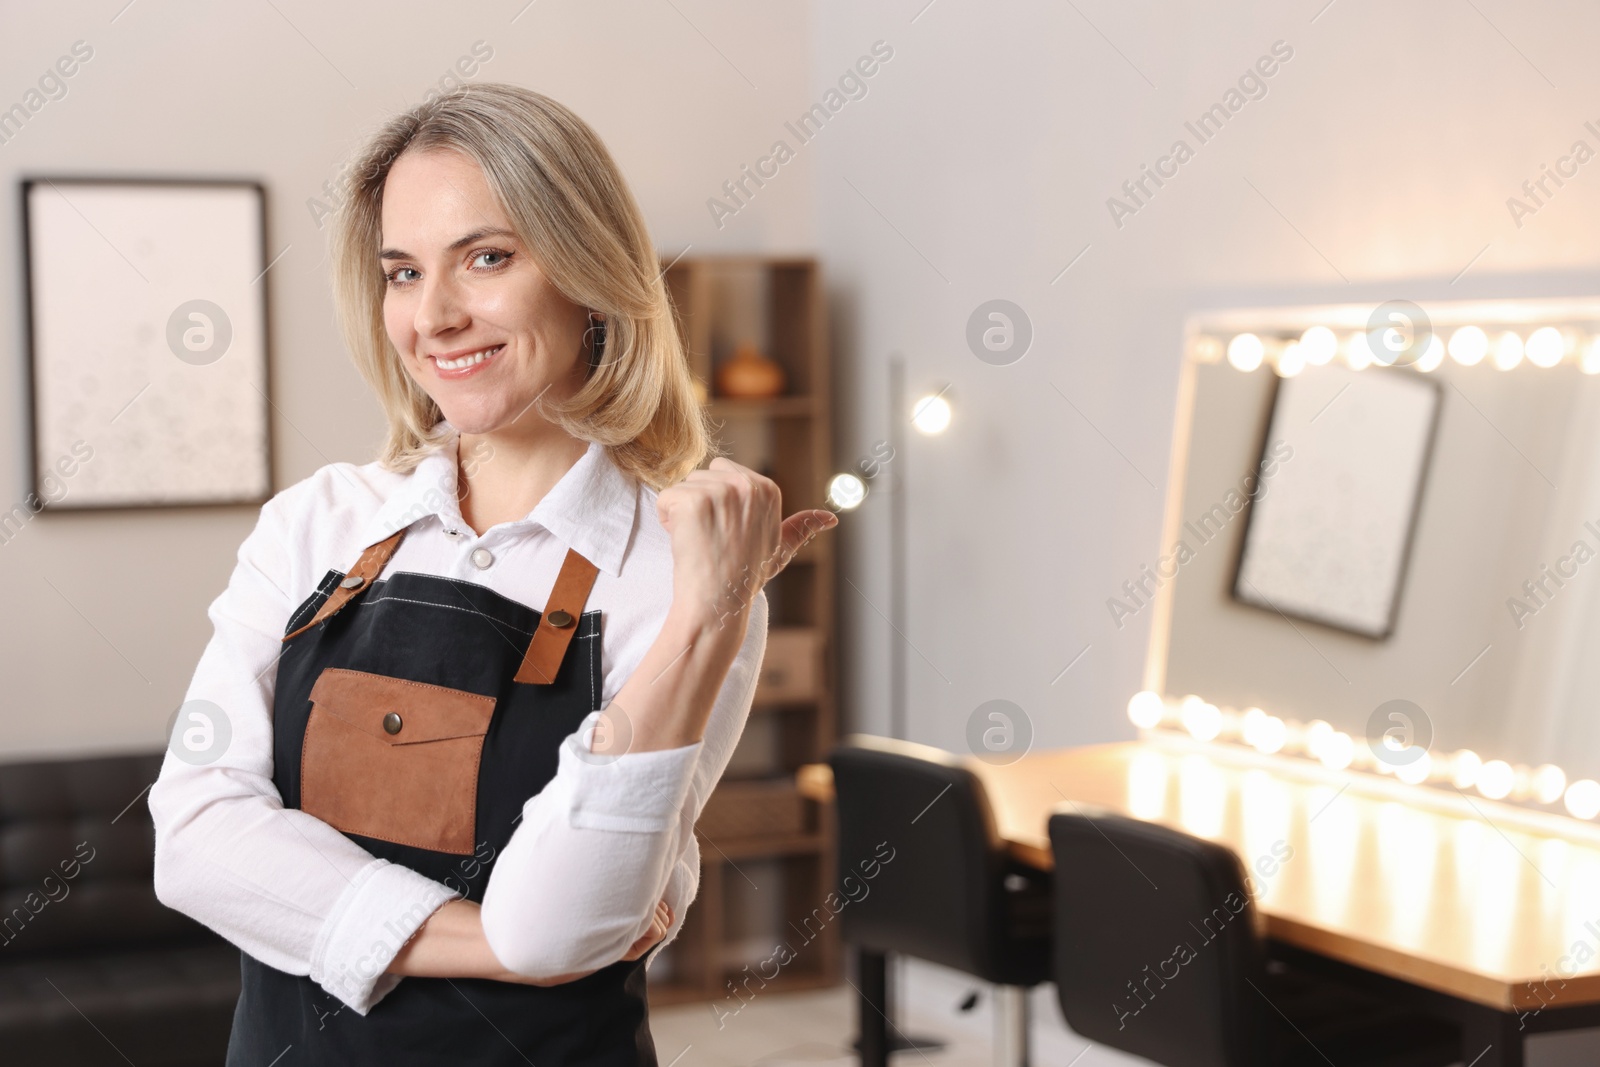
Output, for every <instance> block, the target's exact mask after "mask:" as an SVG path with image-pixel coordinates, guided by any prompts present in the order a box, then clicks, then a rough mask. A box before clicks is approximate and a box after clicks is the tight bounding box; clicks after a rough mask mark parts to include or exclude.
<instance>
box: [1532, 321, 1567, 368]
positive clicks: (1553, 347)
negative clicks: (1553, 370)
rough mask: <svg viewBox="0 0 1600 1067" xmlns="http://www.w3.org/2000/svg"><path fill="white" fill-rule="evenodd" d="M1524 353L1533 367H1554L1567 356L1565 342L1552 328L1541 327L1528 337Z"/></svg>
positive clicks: (1559, 332)
mask: <svg viewBox="0 0 1600 1067" xmlns="http://www.w3.org/2000/svg"><path fill="white" fill-rule="evenodd" d="M1526 352H1527V356H1528V362H1529V363H1532V364H1533V365H1534V366H1535V367H1554V366H1555V365H1556V364H1557V363H1560V362H1561V357H1562V356H1564V355H1566V354H1567V341H1566V338H1564V337H1562V336H1561V331H1560V330H1558V329H1556V328H1555V327H1554V326H1541V327H1539V328H1538V329H1537V330H1534V331H1533V332H1532V333H1531V334H1529V335H1528V344H1527V348H1526Z"/></svg>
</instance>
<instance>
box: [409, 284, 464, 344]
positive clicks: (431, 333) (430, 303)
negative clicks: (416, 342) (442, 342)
mask: <svg viewBox="0 0 1600 1067" xmlns="http://www.w3.org/2000/svg"><path fill="white" fill-rule="evenodd" d="M469 321H471V316H470V315H468V314H467V311H466V307H465V305H464V304H463V303H462V301H461V299H460V293H459V292H457V290H456V287H455V286H454V285H452V284H451V283H450V282H449V281H434V280H433V279H431V278H430V279H426V280H424V281H423V283H422V299H421V301H420V302H419V303H418V304H417V320H416V327H417V333H418V335H419V336H422V337H436V336H438V335H439V334H442V333H448V332H449V331H451V330H455V329H459V328H460V327H462V326H465V325H466V324H467V323H468V322H469Z"/></svg>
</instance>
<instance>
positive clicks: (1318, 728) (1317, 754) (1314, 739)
mask: <svg viewBox="0 0 1600 1067" xmlns="http://www.w3.org/2000/svg"><path fill="white" fill-rule="evenodd" d="M1332 736H1333V725H1332V724H1331V723H1326V722H1323V721H1322V720H1321V719H1312V720H1311V721H1310V722H1308V723H1306V733H1305V743H1306V754H1307V755H1309V756H1310V757H1311V758H1312V759H1321V758H1322V748H1323V746H1324V745H1325V744H1326V743H1327V740H1328V738H1330V737H1332Z"/></svg>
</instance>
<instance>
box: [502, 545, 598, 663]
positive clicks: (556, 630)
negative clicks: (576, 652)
mask: <svg viewBox="0 0 1600 1067" xmlns="http://www.w3.org/2000/svg"><path fill="white" fill-rule="evenodd" d="M599 573H600V570H599V568H598V567H596V566H595V565H594V564H593V563H590V562H589V561H588V560H587V559H584V558H583V556H581V555H579V554H578V552H577V550H576V549H571V548H569V549H567V558H566V559H564V560H562V561H561V573H560V574H558V575H556V584H555V588H554V589H552V590H550V599H549V600H548V601H546V602H545V606H544V614H543V615H542V616H540V618H539V627H538V629H536V630H534V632H533V639H532V640H531V641H529V642H528V651H527V652H525V653H523V656H522V666H521V667H519V668H518V669H517V674H516V679H515V680H516V681H519V682H524V683H527V684H529V685H549V684H550V683H551V682H553V681H555V677H556V671H558V670H560V669H561V660H562V658H563V657H564V656H566V654H567V645H569V644H571V642H572V636H573V634H575V633H576V632H577V630H578V617H579V616H580V615H582V614H583V606H584V604H586V603H587V602H588V600H589V590H590V589H592V588H593V587H594V579H595V575H597V574H599Z"/></svg>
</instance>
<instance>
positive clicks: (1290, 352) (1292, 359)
mask: <svg viewBox="0 0 1600 1067" xmlns="http://www.w3.org/2000/svg"><path fill="white" fill-rule="evenodd" d="M1273 369H1274V370H1276V371H1277V372H1278V377H1280V378H1293V377H1294V376H1295V375H1296V374H1299V373H1300V372H1301V371H1303V370H1305V369H1306V351H1305V349H1304V348H1302V347H1301V346H1300V342H1299V341H1291V342H1290V343H1289V344H1287V345H1284V347H1283V351H1282V352H1279V353H1278V361H1277V363H1276V364H1274V365H1273Z"/></svg>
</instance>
